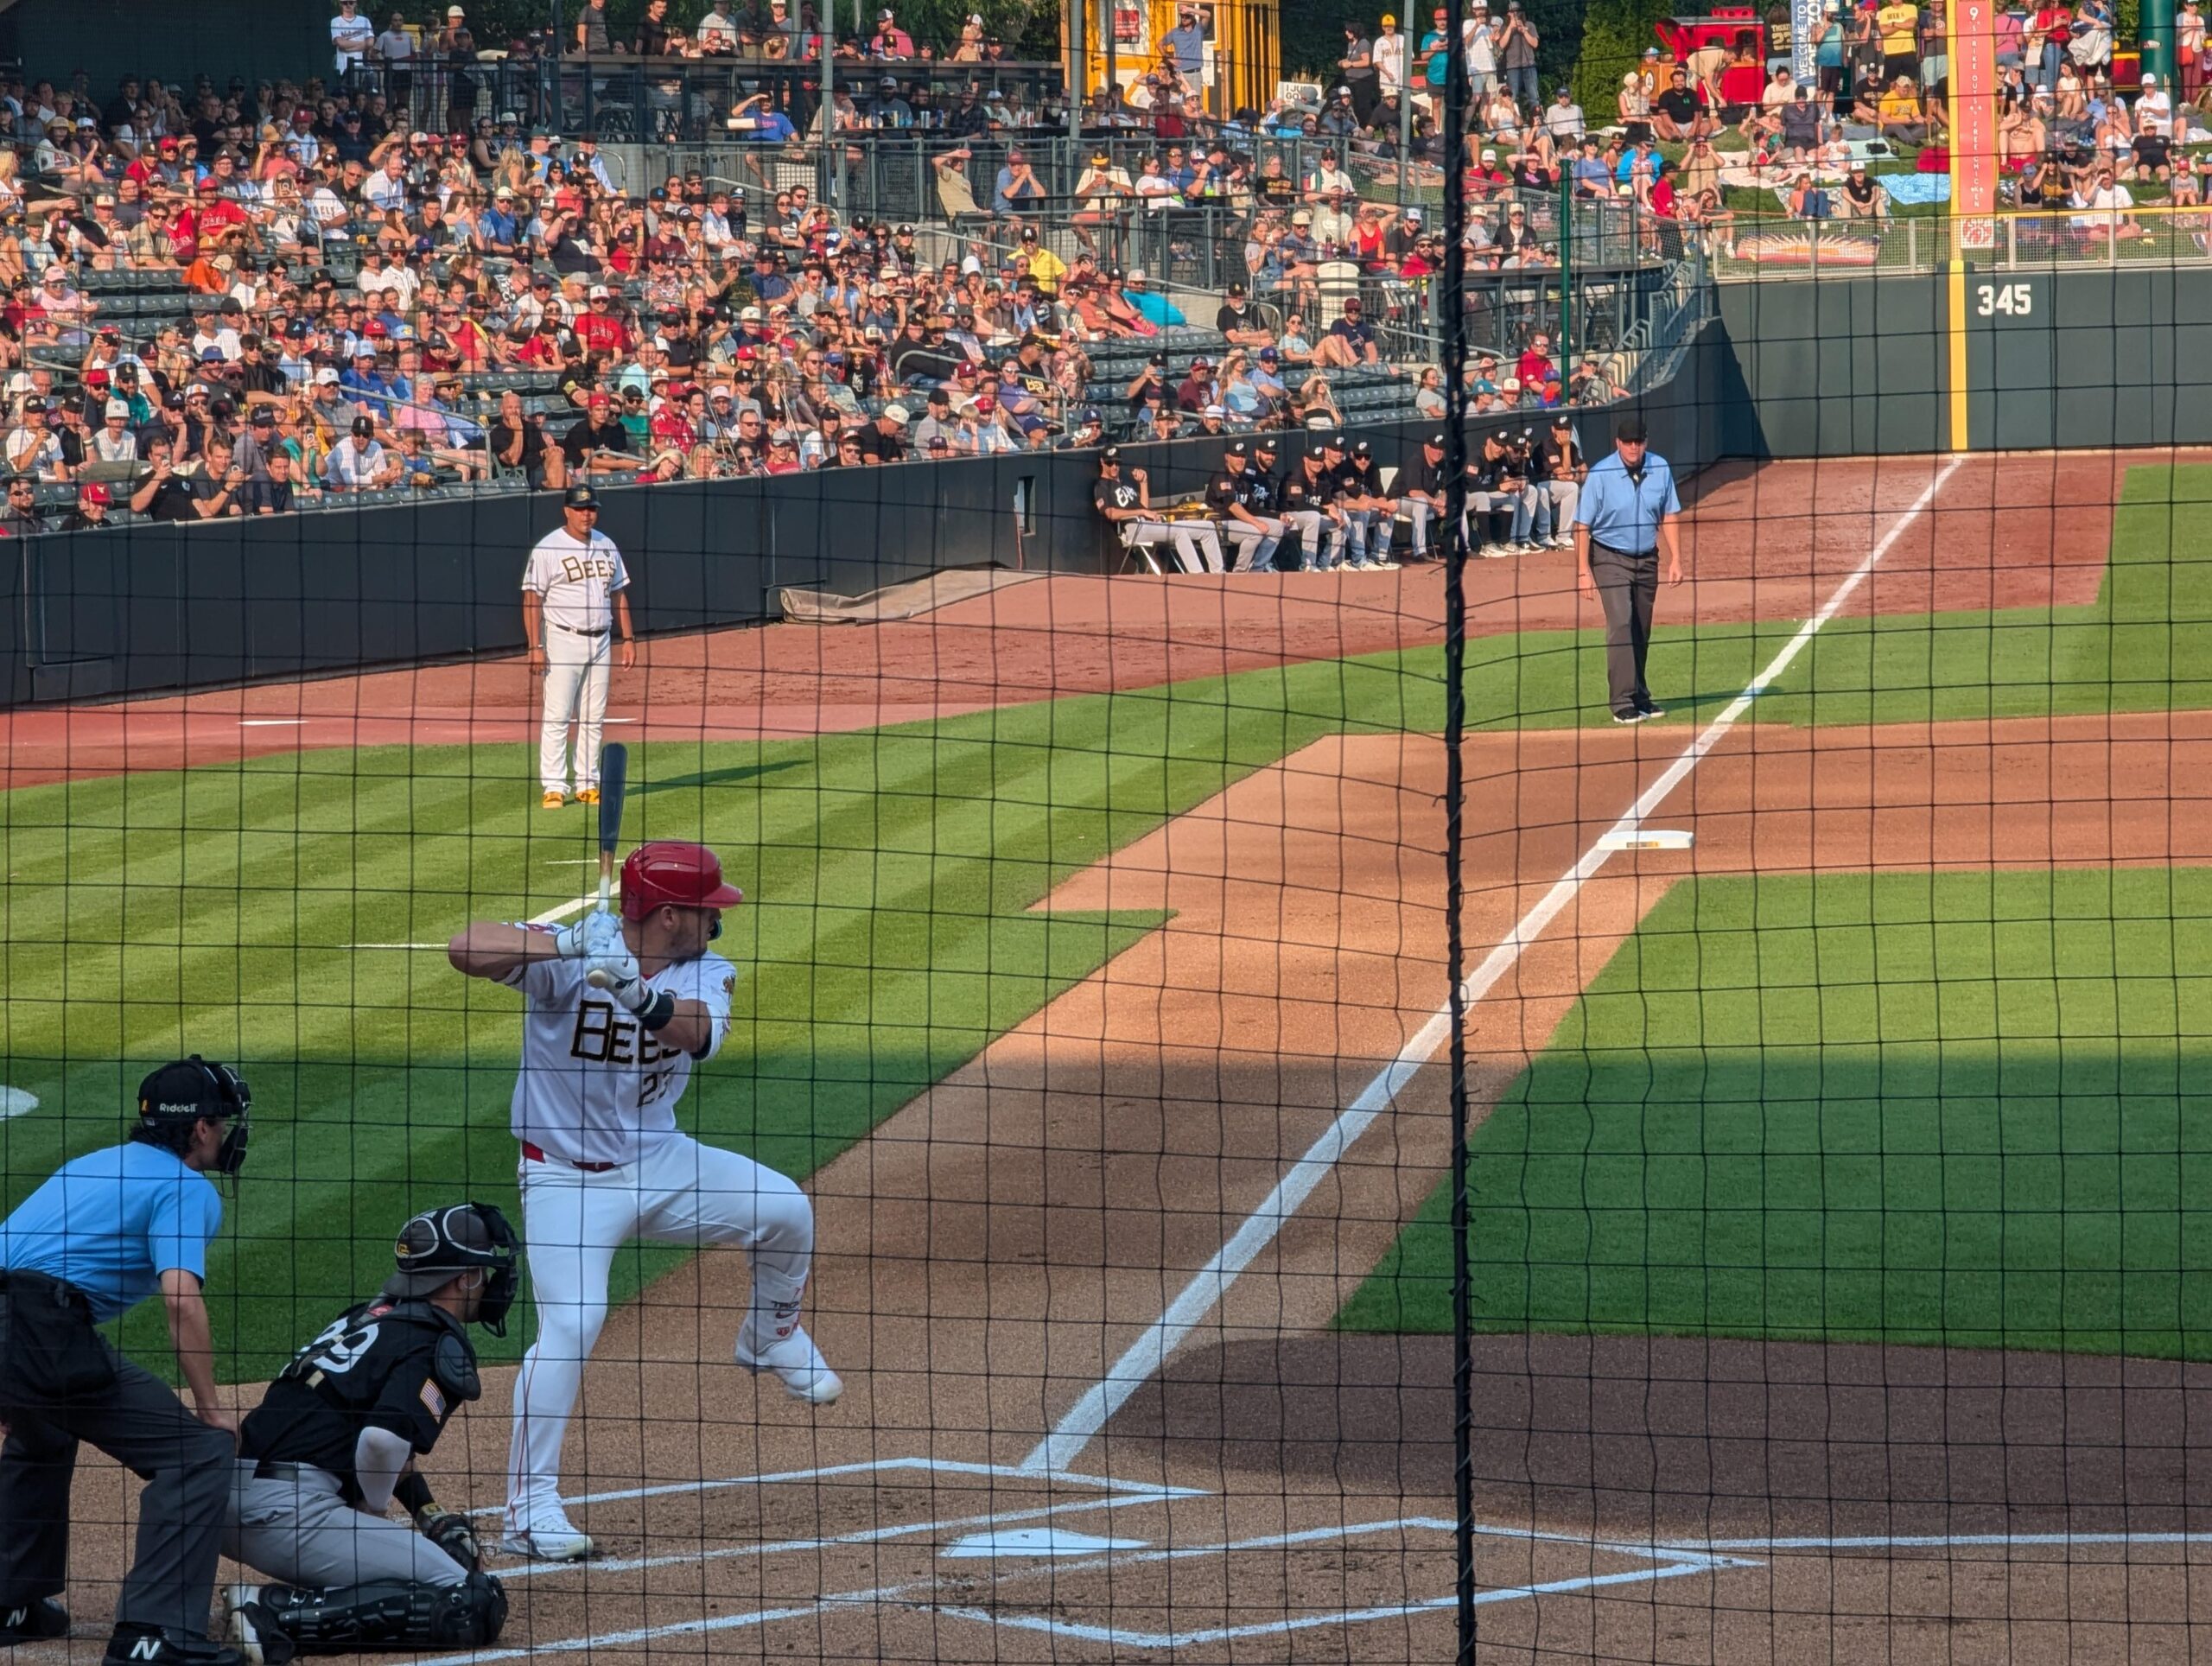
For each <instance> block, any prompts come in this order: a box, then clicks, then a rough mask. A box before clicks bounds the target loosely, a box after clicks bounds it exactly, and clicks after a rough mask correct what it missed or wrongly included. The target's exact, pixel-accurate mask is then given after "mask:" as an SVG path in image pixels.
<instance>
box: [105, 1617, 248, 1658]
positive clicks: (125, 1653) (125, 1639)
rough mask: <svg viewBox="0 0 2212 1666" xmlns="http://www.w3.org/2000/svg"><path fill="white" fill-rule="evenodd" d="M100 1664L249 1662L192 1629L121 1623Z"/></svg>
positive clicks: (235, 1651)
mask: <svg viewBox="0 0 2212 1666" xmlns="http://www.w3.org/2000/svg"><path fill="white" fill-rule="evenodd" d="M100 1666H246V1661H245V1656H244V1655H242V1654H240V1653H239V1652H238V1650H235V1649H232V1648H230V1647H228V1646H227V1645H226V1644H220V1643H213V1642H210V1641H209V1640H208V1639H207V1638H206V1637H200V1636H197V1635H195V1634H194V1633H193V1632H190V1631H174V1630H160V1631H157V1630H156V1629H155V1628H154V1627H153V1626H150V1625H118V1626H117V1627H116V1628H115V1635H114V1636H113V1637H110V1638H109V1639H108V1640H107V1653H106V1654H105V1656H102V1657H101V1661H100Z"/></svg>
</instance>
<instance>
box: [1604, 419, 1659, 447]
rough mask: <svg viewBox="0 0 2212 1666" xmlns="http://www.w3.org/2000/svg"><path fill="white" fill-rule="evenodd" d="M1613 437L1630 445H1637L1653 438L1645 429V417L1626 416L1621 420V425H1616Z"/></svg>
mask: <svg viewBox="0 0 2212 1666" xmlns="http://www.w3.org/2000/svg"><path fill="white" fill-rule="evenodd" d="M1613 437H1614V438H1615V439H1616V440H1621V441H1624V442H1627V443H1628V444H1630V445H1635V444H1637V443H1638V442H1642V441H1644V440H1648V439H1649V438H1650V437H1651V436H1650V435H1649V433H1648V432H1647V431H1646V430H1645V429H1644V426H1643V417H1622V418H1621V419H1620V421H1619V423H1618V424H1616V425H1615V427H1614V429H1613Z"/></svg>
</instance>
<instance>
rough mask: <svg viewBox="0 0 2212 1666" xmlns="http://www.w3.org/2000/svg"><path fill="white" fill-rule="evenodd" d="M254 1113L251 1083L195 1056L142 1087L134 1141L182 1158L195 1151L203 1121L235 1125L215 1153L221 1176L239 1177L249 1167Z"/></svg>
mask: <svg viewBox="0 0 2212 1666" xmlns="http://www.w3.org/2000/svg"><path fill="white" fill-rule="evenodd" d="M252 1110H253V1093H252V1091H251V1090H250V1089H249V1088H248V1087H247V1086H246V1084H245V1078H244V1077H243V1076H240V1075H239V1074H238V1072H237V1071H234V1070H232V1068H231V1067H230V1066H229V1065H218V1064H214V1063H212V1062H211V1061H209V1060H207V1059H202V1058H201V1057H200V1055H199V1054H198V1053H196V1052H195V1053H194V1054H193V1055H192V1057H191V1058H189V1059H178V1060H177V1061H176V1062H175V1064H173V1065H162V1067H161V1068H160V1069H159V1070H156V1071H150V1072H149V1073H148V1075H147V1077H146V1079H145V1080H144V1081H143V1082H141V1083H139V1084H138V1126H137V1128H135V1129H132V1130H131V1134H130V1137H131V1138H132V1139H134V1140H138V1141H143V1143H145V1144H147V1145H156V1146H160V1147H161V1148H162V1149H163V1150H165V1151H174V1152H176V1153H178V1154H180V1155H181V1154H183V1153H184V1152H185V1151H186V1150H188V1149H189V1148H190V1147H191V1144H192V1130H193V1129H194V1128H196V1127H197V1126H198V1125H199V1122H200V1118H201V1117H203V1116H210V1117H213V1118H214V1119H215V1120H217V1121H218V1122H228V1123H229V1124H230V1127H229V1129H227V1130H226V1132H225V1134H224V1135H223V1143H222V1147H221V1148H220V1149H219V1151H218V1152H217V1153H216V1154H215V1162H214V1168H215V1172H216V1173H219V1174H236V1173H238V1170H240V1169H241V1168H244V1167H245V1148H246V1141H247V1139H248V1138H249V1137H250V1129H249V1126H248V1125H249V1124H250V1123H251V1121H252V1115H251V1113H252Z"/></svg>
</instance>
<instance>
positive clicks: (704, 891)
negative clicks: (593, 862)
mask: <svg viewBox="0 0 2212 1666" xmlns="http://www.w3.org/2000/svg"><path fill="white" fill-rule="evenodd" d="M744 900H745V893H744V892H742V891H741V890H739V889H738V888H737V887H735V886H734V885H726V884H724V883H723V882H722V864H721V857H719V856H717V855H715V853H714V852H713V851H711V850H709V849H707V847H706V846H705V845H703V844H689V843H685V842H684V841H683V840H681V839H655V840H653V841H652V843H649V844H641V845H639V847H638V848H637V849H635V850H632V852H631V853H630V860H629V861H627V862H624V863H623V864H622V918H623V919H644V918H645V916H646V915H647V914H650V913H651V912H652V911H653V910H654V909H656V908H658V907H659V906H662V905H663V904H664V903H672V904H674V905H675V906H677V907H678V908H734V907H735V906H737V905H738V904H739V903H741V902H743V901H744Z"/></svg>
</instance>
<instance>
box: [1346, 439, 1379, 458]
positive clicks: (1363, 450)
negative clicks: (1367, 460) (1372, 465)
mask: <svg viewBox="0 0 2212 1666" xmlns="http://www.w3.org/2000/svg"><path fill="white" fill-rule="evenodd" d="M1351 455H1353V456H1355V457H1372V456H1373V455H1375V448H1374V447H1373V446H1371V445H1370V444H1368V442H1366V441H1364V440H1362V441H1361V442H1359V443H1358V444H1357V445H1356V446H1354V447H1353V448H1351Z"/></svg>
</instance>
